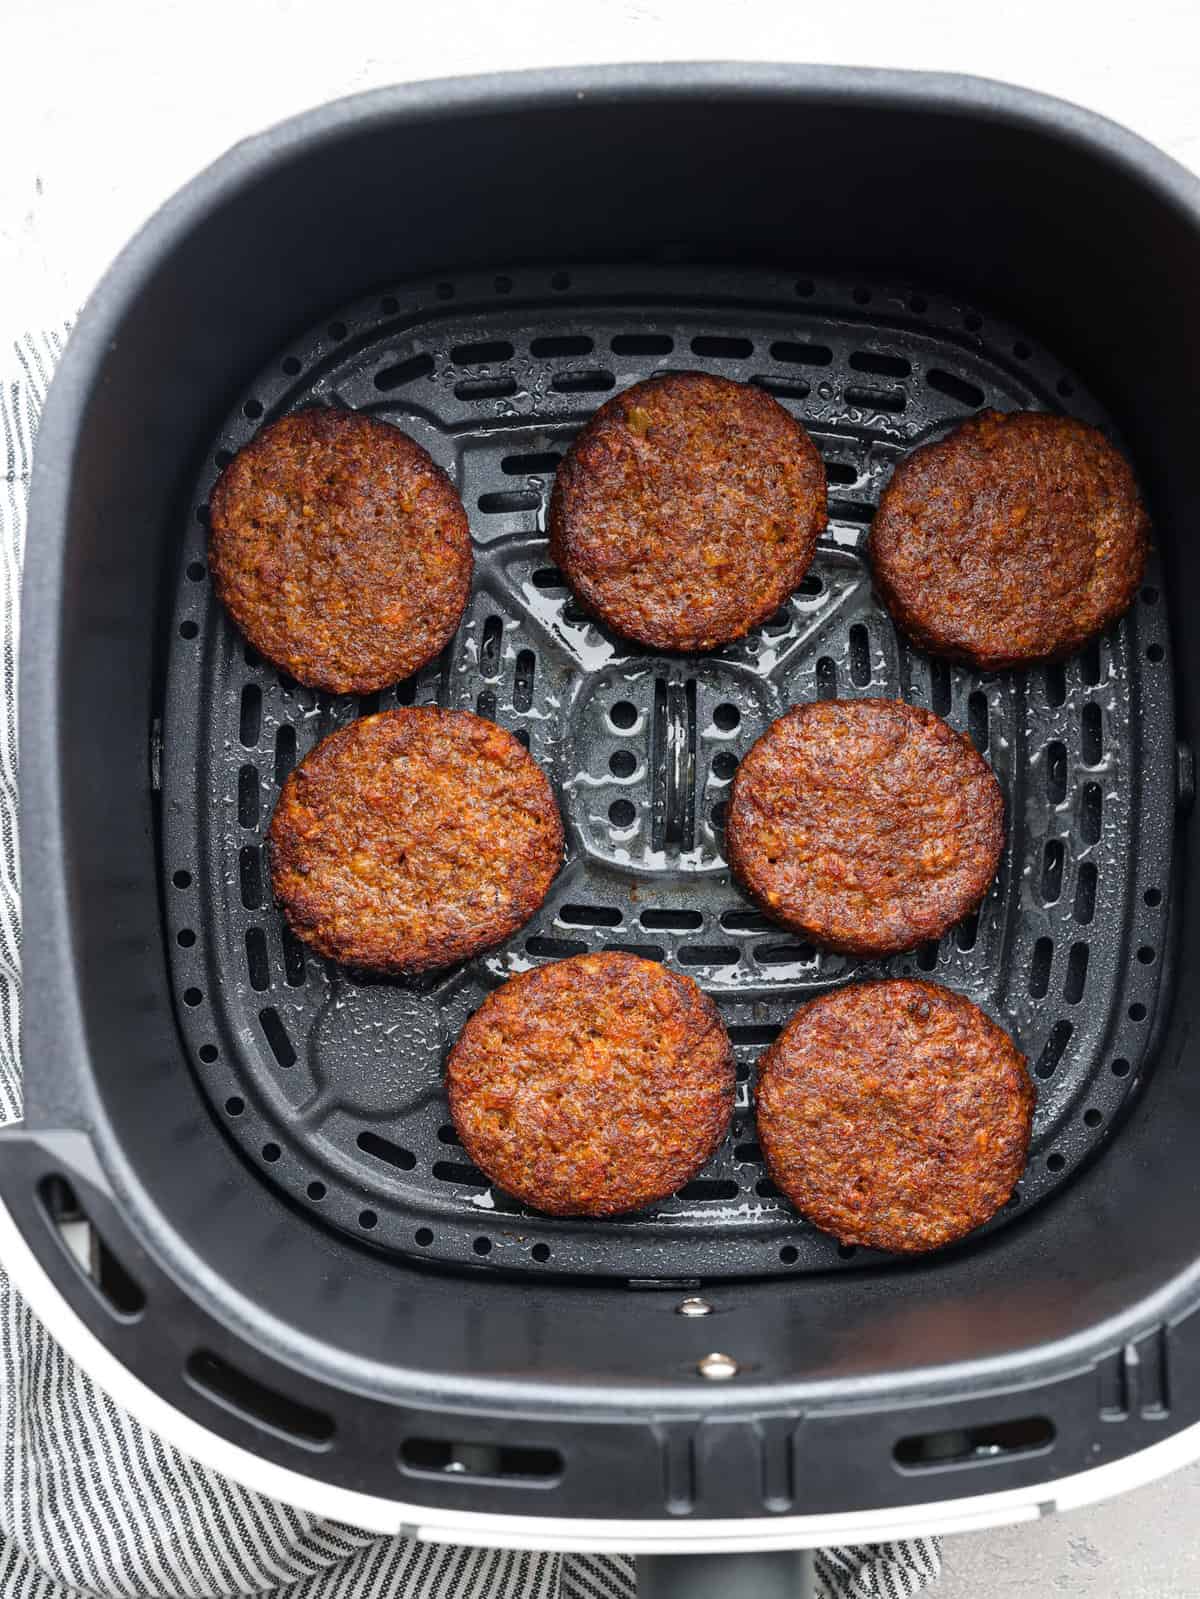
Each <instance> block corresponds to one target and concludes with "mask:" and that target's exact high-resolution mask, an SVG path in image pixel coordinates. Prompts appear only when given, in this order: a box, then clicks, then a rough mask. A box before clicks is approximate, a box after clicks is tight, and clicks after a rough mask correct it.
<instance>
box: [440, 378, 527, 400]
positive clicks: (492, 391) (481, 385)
mask: <svg viewBox="0 0 1200 1599" xmlns="http://www.w3.org/2000/svg"><path fill="white" fill-rule="evenodd" d="M516 392H517V384H516V379H515V378H464V379H463V381H462V382H461V383H456V384H455V385H454V397H455V399H456V400H503V399H505V398H507V396H508V395H510V394H515V393H516Z"/></svg>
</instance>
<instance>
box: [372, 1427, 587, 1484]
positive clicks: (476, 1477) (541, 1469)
mask: <svg viewBox="0 0 1200 1599" xmlns="http://www.w3.org/2000/svg"><path fill="white" fill-rule="evenodd" d="M400 1469H401V1471H404V1472H407V1473H408V1474H409V1475H410V1476H413V1477H445V1478H446V1479H447V1480H448V1481H449V1482H502V1483H506V1484H508V1485H510V1486H511V1487H514V1488H519V1487H522V1486H526V1487H530V1488H534V1487H548V1486H549V1485H550V1484H551V1483H556V1482H557V1481H558V1480H559V1478H560V1477H561V1476H562V1474H563V1457H562V1455H560V1454H559V1452H558V1450H557V1449H540V1448H530V1447H527V1446H524V1445H514V1444H470V1443H453V1442H451V1441H450V1440H449V1439H444V1438H406V1439H405V1440H404V1443H403V1444H402V1445H401V1448H400Z"/></svg>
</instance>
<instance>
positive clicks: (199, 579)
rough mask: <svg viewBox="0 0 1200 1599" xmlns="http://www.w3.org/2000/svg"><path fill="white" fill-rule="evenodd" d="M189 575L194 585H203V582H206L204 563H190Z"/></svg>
mask: <svg viewBox="0 0 1200 1599" xmlns="http://www.w3.org/2000/svg"><path fill="white" fill-rule="evenodd" d="M187 575H188V577H189V578H190V579H191V580H192V582H193V583H203V581H204V562H203V561H189V562H188V569H187Z"/></svg>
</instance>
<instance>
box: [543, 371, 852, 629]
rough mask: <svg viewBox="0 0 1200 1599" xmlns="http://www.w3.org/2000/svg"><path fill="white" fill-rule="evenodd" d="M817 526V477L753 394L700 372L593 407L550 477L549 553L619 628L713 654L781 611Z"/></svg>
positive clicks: (763, 398) (791, 431) (804, 444)
mask: <svg viewBox="0 0 1200 1599" xmlns="http://www.w3.org/2000/svg"><path fill="white" fill-rule="evenodd" d="M824 526H825V468H824V465H823V464H822V461H821V457H820V456H819V455H818V454H817V450H816V446H815V445H814V444H813V442H812V440H811V439H810V438H809V436H808V434H807V433H806V432H805V430H804V429H803V428H802V427H801V425H800V424H799V422H797V421H795V420H794V419H793V418H792V417H791V416H789V415H788V413H787V412H786V411H785V410H784V409H783V407H782V406H781V405H780V404H779V402H778V401H777V400H773V399H772V398H771V396H770V395H769V394H765V393H764V392H763V391H762V390H761V389H755V388H749V387H747V386H746V385H745V384H741V383H731V382H730V381H729V380H728V379H727V378H717V377H709V376H707V375H706V374H705V373H702V372H679V373H673V374H671V375H670V376H668V377H661V378H650V379H649V380H648V381H647V382H645V383H635V384H634V386H633V387H632V388H630V389H627V390H626V391H625V393H624V394H620V395H618V396H617V397H616V398H615V399H612V400H609V402H608V403H607V405H602V406H601V407H600V409H599V410H598V411H597V412H596V414H595V416H594V417H593V418H592V420H591V421H590V422H589V423H588V425H587V426H586V427H585V428H584V429H583V431H582V432H581V433H580V435H579V437H578V438H577V439H576V440H575V442H574V444H573V445H572V447H571V450H570V452H569V454H568V455H567V458H566V460H564V461H563V463H562V465H561V466H560V467H559V469H558V475H557V476H556V478H555V480H554V493H553V495H552V497H551V501H550V555H551V558H552V559H553V560H554V561H556V562H557V563H558V565H559V566H560V567H561V568H562V570H563V572H564V573H565V574H566V577H567V580H568V582H569V583H570V584H571V587H572V588H573V589H574V590H575V592H576V594H577V595H578V596H579V598H580V599H581V600H582V601H583V603H584V604H585V605H586V606H587V607H588V608H589V609H590V610H591V611H593V612H594V613H595V614H596V615H597V616H598V617H600V619H601V620H602V621H604V622H607V623H608V625H609V626H610V627H612V628H614V629H615V630H616V631H617V632H618V633H623V634H625V635H626V636H627V637H629V638H633V639H638V640H639V641H640V642H641V643H643V644H649V645H652V646H653V647H654V648H656V649H663V650H710V649H713V648H715V647H716V646H717V645H718V644H724V643H726V642H727V641H728V640H729V639H735V638H740V637H741V635H742V634H743V633H748V632H749V631H750V629H751V628H752V627H754V626H756V625H757V624H758V623H759V622H763V621H765V620H766V619H767V617H769V616H771V615H772V614H773V613H774V612H775V611H777V610H778V608H779V606H780V605H781V604H782V602H783V601H784V599H785V598H786V597H787V595H788V594H790V593H791V591H792V589H794V588H796V587H797V585H798V584H799V583H800V581H801V579H802V578H803V577H804V574H805V572H806V571H807V570H808V567H809V563H810V562H811V561H812V558H813V551H814V550H815V549H816V544H817V536H818V534H819V533H820V532H821V530H822V528H823V527H824Z"/></svg>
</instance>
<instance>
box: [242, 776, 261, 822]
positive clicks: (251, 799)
mask: <svg viewBox="0 0 1200 1599" xmlns="http://www.w3.org/2000/svg"><path fill="white" fill-rule="evenodd" d="M238 821H239V822H240V823H241V824H242V826H243V827H257V826H258V768H257V767H256V766H243V767H242V769H241V771H240V772H239V773H238Z"/></svg>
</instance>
